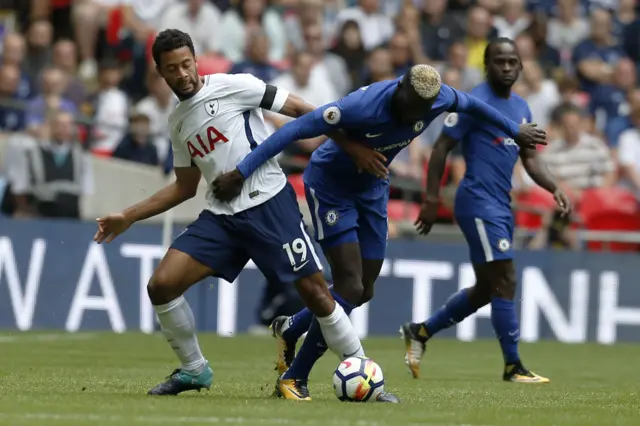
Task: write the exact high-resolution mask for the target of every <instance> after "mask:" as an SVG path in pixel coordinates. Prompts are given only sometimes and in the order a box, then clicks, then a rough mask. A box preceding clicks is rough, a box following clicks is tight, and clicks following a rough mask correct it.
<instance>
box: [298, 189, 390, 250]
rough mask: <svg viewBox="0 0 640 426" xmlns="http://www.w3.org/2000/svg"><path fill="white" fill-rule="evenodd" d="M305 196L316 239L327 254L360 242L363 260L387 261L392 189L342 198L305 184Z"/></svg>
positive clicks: (371, 191)
mask: <svg viewBox="0 0 640 426" xmlns="http://www.w3.org/2000/svg"><path fill="white" fill-rule="evenodd" d="M305 195H306V198H307V203H308V205H309V210H310V211H311V218H312V220H313V227H314V228H315V238H316V241H318V243H320V246H322V249H323V250H326V249H327V248H329V247H334V246H338V245H341V244H345V243H354V242H357V243H360V252H361V254H362V258H363V259H372V260H379V259H384V257H385V253H386V251H387V237H388V235H389V223H388V221H387V204H388V202H389V186H388V185H386V184H381V185H378V186H376V187H374V188H371V189H370V190H369V191H367V192H364V193H360V194H340V193H339V192H338V191H336V192H333V191H332V192H329V191H326V190H325V191H319V190H316V189H314V188H311V187H310V186H309V185H307V184H306V183H305Z"/></svg>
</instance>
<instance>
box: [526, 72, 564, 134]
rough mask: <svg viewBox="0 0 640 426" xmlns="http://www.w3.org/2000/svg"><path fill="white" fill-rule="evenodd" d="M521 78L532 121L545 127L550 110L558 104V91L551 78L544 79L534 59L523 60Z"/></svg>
mask: <svg viewBox="0 0 640 426" xmlns="http://www.w3.org/2000/svg"><path fill="white" fill-rule="evenodd" d="M522 78H523V80H524V83H525V84H526V85H527V95H526V96H525V99H526V100H527V102H528V103H529V109H530V110H531V115H532V116H533V121H534V122H535V123H537V124H538V126H540V127H542V128H546V127H547V124H548V123H549V120H550V119H551V112H552V111H553V110H554V109H555V108H556V107H557V106H558V105H559V104H560V102H561V99H560V93H559V92H558V87H557V86H556V83H555V82H554V81H553V80H550V79H546V78H545V76H544V74H543V72H542V68H541V67H540V65H538V63H537V62H535V61H527V62H523V70H522Z"/></svg>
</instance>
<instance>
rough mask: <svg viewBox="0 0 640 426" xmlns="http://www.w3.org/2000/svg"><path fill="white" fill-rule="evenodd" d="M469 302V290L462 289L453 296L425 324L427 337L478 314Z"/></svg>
mask: <svg viewBox="0 0 640 426" xmlns="http://www.w3.org/2000/svg"><path fill="white" fill-rule="evenodd" d="M477 310H478V309H477V308H474V307H473V306H472V305H471V302H470V301H469V296H468V295H467V289H462V290H460V291H458V292H457V293H454V294H453V295H451V297H450V298H449V300H447V303H445V304H444V305H443V306H442V307H441V308H440V309H438V310H437V311H436V313H435V314H433V315H431V318H429V319H428V320H426V321H425V322H424V323H423V324H424V326H425V328H426V329H427V337H431V336H433V335H434V334H436V333H437V332H439V331H440V330H444V329H445V328H449V327H451V326H452V325H455V324H457V323H459V322H460V321H462V320H463V319H465V318H466V317H468V316H469V315H471V314H473V313H474V312H476V311H477Z"/></svg>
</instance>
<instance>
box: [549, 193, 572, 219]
mask: <svg viewBox="0 0 640 426" xmlns="http://www.w3.org/2000/svg"><path fill="white" fill-rule="evenodd" d="M553 199H554V200H556V204H557V205H558V209H559V210H560V211H561V212H562V217H564V216H566V215H568V214H570V213H571V201H570V200H569V197H567V196H566V195H565V193H564V192H562V190H560V189H556V192H554V193H553Z"/></svg>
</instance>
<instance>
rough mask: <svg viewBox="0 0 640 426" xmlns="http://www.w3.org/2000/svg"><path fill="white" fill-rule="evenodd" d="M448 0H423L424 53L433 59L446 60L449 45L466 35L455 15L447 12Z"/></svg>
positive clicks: (422, 29) (422, 33)
mask: <svg viewBox="0 0 640 426" xmlns="http://www.w3.org/2000/svg"><path fill="white" fill-rule="evenodd" d="M446 9H447V0H429V1H423V2H422V26H421V38H422V47H423V49H424V54H425V55H426V56H427V57H428V58H429V59H431V60H432V61H444V60H445V59H446V58H447V52H448V51H449V46H450V45H451V44H452V43H453V42H454V41H456V40H459V39H461V38H463V37H464V34H465V32H464V29H463V28H462V26H461V25H460V23H459V22H458V21H457V20H456V19H455V17H454V16H453V15H451V14H449V13H446Z"/></svg>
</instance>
